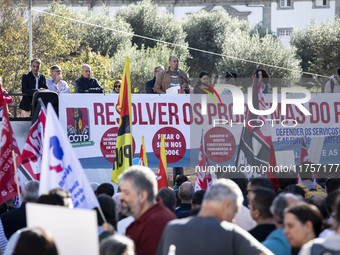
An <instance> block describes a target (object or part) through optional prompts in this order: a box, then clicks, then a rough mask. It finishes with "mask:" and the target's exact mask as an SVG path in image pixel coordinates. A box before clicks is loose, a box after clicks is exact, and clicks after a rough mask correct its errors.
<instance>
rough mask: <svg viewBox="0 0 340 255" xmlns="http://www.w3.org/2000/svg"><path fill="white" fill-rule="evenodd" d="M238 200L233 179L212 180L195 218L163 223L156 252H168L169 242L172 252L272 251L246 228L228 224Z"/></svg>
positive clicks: (239, 194) (198, 254)
mask: <svg viewBox="0 0 340 255" xmlns="http://www.w3.org/2000/svg"><path fill="white" fill-rule="evenodd" d="M242 203H243V195H242V192H241V190H240V188H239V187H238V186H237V184H236V183H235V182H233V181H231V180H228V179H219V180H217V181H215V182H213V183H212V185H211V186H210V187H209V189H208V190H207V191H206V193H205V194H204V198H203V203H202V207H201V210H200V212H199V213H198V216H197V217H190V218H186V219H181V220H174V221H172V222H170V223H169V224H168V225H167V227H166V228H165V230H164V232H163V235H162V238H161V241H160V243H159V246H158V249H157V253H156V254H157V255H166V254H168V251H169V247H170V245H172V244H173V245H175V246H176V255H186V254H195V255H201V254H202V255H203V254H204V255H205V254H226V253H228V254H235V255H236V254H240V255H243V254H252V255H253V254H272V253H271V252H270V251H269V250H268V249H266V248H265V247H264V246H263V245H261V243H259V242H258V241H257V240H256V239H255V238H254V237H252V236H251V235H250V234H249V233H248V232H247V231H245V230H243V229H242V228H240V227H238V226H237V225H235V224H233V223H231V221H232V220H233V218H234V215H235V213H236V212H237V210H238V209H239V208H240V207H241V206H242ZM207 244H209V245H207Z"/></svg>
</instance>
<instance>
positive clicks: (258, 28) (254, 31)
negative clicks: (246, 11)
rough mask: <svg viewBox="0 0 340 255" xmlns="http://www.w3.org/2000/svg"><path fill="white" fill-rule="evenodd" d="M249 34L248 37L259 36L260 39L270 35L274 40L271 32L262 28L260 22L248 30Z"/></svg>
mask: <svg viewBox="0 0 340 255" xmlns="http://www.w3.org/2000/svg"><path fill="white" fill-rule="evenodd" d="M249 34H250V36H253V35H255V34H259V36H260V38H263V37H265V36H266V35H267V34H271V35H272V36H273V37H274V38H276V36H275V35H274V34H273V32H272V31H271V30H268V28H265V27H263V26H262V25H261V23H260V22H259V23H257V24H256V25H255V26H252V27H251V28H250V30H249Z"/></svg>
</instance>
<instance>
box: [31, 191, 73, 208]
mask: <svg viewBox="0 0 340 255" xmlns="http://www.w3.org/2000/svg"><path fill="white" fill-rule="evenodd" d="M37 203H38V204H46V205H60V206H66V207H69V208H73V203H72V197H71V193H70V192H69V191H66V190H62V189H53V190H50V191H49V192H48V193H47V194H43V195H41V196H40V197H39V198H38V200H37Z"/></svg>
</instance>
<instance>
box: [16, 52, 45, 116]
mask: <svg viewBox="0 0 340 255" xmlns="http://www.w3.org/2000/svg"><path fill="white" fill-rule="evenodd" d="M40 68H41V60H40V59H38V58H34V59H32V61H31V71H30V72H28V73H25V74H24V75H23V76H22V82H21V87H22V89H21V90H22V93H23V94H26V95H27V96H23V98H22V100H21V102H20V105H19V108H20V109H22V110H23V111H24V117H30V116H31V109H32V97H33V94H34V92H36V91H38V90H45V89H48V87H47V85H46V77H45V75H43V74H42V73H39V70H40Z"/></svg>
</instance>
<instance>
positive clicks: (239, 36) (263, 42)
mask: <svg viewBox="0 0 340 255" xmlns="http://www.w3.org/2000/svg"><path fill="white" fill-rule="evenodd" d="M223 54H225V55H227V56H229V57H224V58H223V59H222V61H220V62H219V64H218V71H219V73H223V74H224V73H225V72H226V71H234V72H236V73H237V75H238V77H240V78H246V77H251V76H252V75H253V74H254V72H255V70H256V64H253V63H249V62H245V61H242V60H238V59H235V58H239V59H247V60H251V61H255V62H260V63H265V64H268V65H274V66H279V67H284V68H288V69H293V70H296V71H295V72H292V71H288V70H284V69H278V68H274V67H268V66H261V68H264V69H266V70H267V72H268V73H269V75H270V76H271V77H275V78H284V79H279V80H280V81H275V80H273V79H272V80H271V84H272V85H274V86H278V87H280V86H283V85H284V86H287V85H288V86H289V85H293V84H294V82H296V81H297V79H298V78H300V73H299V71H300V69H301V68H300V66H299V64H300V61H299V60H298V58H297V57H296V54H295V49H294V48H293V47H292V48H289V49H286V48H284V47H283V46H282V43H281V42H280V41H279V40H278V39H275V38H274V37H273V36H272V35H269V34H267V35H266V36H264V37H263V38H262V39H260V36H259V34H258V33H255V34H253V35H252V36H250V34H249V33H248V32H246V31H241V30H236V31H234V33H233V34H231V35H229V36H228V37H226V39H225V42H224V44H223ZM231 57H232V58H231ZM275 82H277V83H276V84H273V83H275ZM243 86H244V88H246V87H248V86H249V83H248V84H243Z"/></svg>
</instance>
